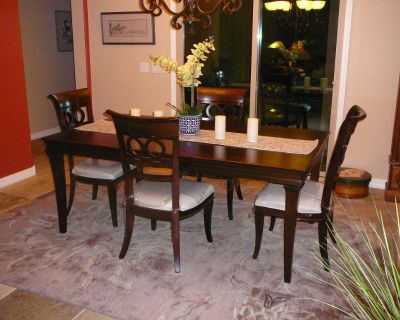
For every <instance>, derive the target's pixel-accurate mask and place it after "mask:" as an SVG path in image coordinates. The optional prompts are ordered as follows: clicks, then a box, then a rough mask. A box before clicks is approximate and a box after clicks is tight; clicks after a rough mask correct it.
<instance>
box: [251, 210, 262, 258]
mask: <svg viewBox="0 0 400 320" xmlns="http://www.w3.org/2000/svg"><path fill="white" fill-rule="evenodd" d="M254 224H255V228H256V241H255V246H254V253H253V259H257V257H258V254H259V253H260V247H261V240H262V236H263V230H264V216H263V215H262V214H260V213H254Z"/></svg>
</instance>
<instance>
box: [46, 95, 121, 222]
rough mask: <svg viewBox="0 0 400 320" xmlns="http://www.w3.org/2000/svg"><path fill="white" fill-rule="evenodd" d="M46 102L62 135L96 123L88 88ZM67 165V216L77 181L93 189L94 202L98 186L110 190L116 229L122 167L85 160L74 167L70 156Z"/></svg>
mask: <svg viewBox="0 0 400 320" xmlns="http://www.w3.org/2000/svg"><path fill="white" fill-rule="evenodd" d="M47 98H48V99H49V100H51V102H52V103H53V106H54V109H55V111H56V114H57V119H58V123H59V125H60V128H61V130H62V131H66V130H72V129H73V128H76V127H78V126H81V125H84V124H88V123H91V122H93V111H92V106H91V99H90V94H89V91H88V89H87V88H85V89H78V90H71V91H65V92H60V93H53V94H50V95H49V96H48V97H47ZM68 163H69V168H70V177H71V182H70V192H69V200H68V207H67V213H68V214H69V212H70V210H71V207H72V203H73V201H74V195H75V184H76V181H79V182H82V183H86V184H91V185H93V193H92V199H93V200H94V199H96V198H97V191H98V186H99V185H104V186H107V190H108V198H109V203H110V210H111V219H112V224H113V226H114V227H117V226H118V219H117V185H118V183H119V182H121V181H122V180H123V175H122V173H123V171H122V166H121V163H120V162H116V161H109V160H100V159H86V160H82V161H79V162H77V163H76V164H75V163H74V159H73V157H72V156H71V155H68Z"/></svg>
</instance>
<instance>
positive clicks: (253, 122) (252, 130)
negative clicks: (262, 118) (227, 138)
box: [247, 118, 258, 142]
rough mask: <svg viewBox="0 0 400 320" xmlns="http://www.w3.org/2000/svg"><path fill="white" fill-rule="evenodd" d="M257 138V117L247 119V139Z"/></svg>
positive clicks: (252, 140) (249, 140) (250, 140)
mask: <svg viewBox="0 0 400 320" xmlns="http://www.w3.org/2000/svg"><path fill="white" fill-rule="evenodd" d="M257 138H258V118H248V119H247V141H248V142H257Z"/></svg>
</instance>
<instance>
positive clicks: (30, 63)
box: [19, 0, 75, 137]
mask: <svg viewBox="0 0 400 320" xmlns="http://www.w3.org/2000/svg"><path fill="white" fill-rule="evenodd" d="M19 6H20V20H21V33H22V45H23V55H24V66H25V80H26V88H27V96H28V106H29V122H30V128H31V133H38V132H41V131H44V130H48V129H51V128H55V127H58V123H57V118H56V115H55V112H54V110H53V107H52V104H51V103H50V101H48V100H47V99H46V97H47V95H48V94H49V93H52V92H59V91H64V90H71V89H74V88H75V80H74V78H75V75H74V60H73V52H58V51H57V42H56V28H55V16H54V11H55V10H66V11H70V10H71V7H70V0H41V1H32V0H19ZM39 136H40V134H39ZM34 137H35V135H34Z"/></svg>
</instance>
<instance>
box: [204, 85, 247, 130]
mask: <svg viewBox="0 0 400 320" xmlns="http://www.w3.org/2000/svg"><path fill="white" fill-rule="evenodd" d="M247 92H248V89H247V88H217V87H198V88H197V90H196V93H197V103H201V104H204V105H205V107H204V110H203V120H212V119H214V116H215V115H218V114H224V115H226V116H227V121H232V122H238V123H244V120H245V115H246V112H247V110H245V99H246V95H247Z"/></svg>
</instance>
